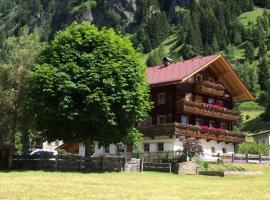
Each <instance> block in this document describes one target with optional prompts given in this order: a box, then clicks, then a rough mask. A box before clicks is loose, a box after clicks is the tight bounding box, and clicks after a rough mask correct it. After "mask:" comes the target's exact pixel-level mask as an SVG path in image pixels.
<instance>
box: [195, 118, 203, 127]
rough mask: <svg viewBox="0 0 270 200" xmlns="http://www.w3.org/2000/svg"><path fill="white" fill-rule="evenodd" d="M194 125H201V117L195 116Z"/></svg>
mask: <svg viewBox="0 0 270 200" xmlns="http://www.w3.org/2000/svg"><path fill="white" fill-rule="evenodd" d="M195 125H197V126H201V125H202V119H201V118H196V119H195Z"/></svg>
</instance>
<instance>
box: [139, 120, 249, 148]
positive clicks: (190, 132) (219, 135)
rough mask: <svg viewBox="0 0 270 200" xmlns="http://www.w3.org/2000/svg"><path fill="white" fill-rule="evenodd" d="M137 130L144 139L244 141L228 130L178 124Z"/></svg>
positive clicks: (242, 137)
mask: <svg viewBox="0 0 270 200" xmlns="http://www.w3.org/2000/svg"><path fill="white" fill-rule="evenodd" d="M139 130H140V131H141V132H142V133H143V134H144V136H146V137H154V136H161V135H169V136H171V135H176V136H185V137H193V138H196V139H206V140H216V141H218V142H225V143H241V142H244V141H245V135H243V134H238V133H234V132H232V131H228V130H221V129H215V128H208V129H205V128H204V127H200V126H194V125H185V124H180V123H176V122H175V123H167V124H160V125H151V126H143V127H139Z"/></svg>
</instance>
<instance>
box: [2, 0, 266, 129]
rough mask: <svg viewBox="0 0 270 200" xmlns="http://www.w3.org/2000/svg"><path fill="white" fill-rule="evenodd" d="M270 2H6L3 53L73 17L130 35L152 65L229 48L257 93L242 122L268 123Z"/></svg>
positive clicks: (45, 36) (251, 124) (235, 64)
mask: <svg viewBox="0 0 270 200" xmlns="http://www.w3.org/2000/svg"><path fill="white" fill-rule="evenodd" d="M268 8H270V0H68V1H67V0H66V1H63V0H27V1H26V0H0V49H2V51H1V50H0V57H1V56H2V54H1V52H3V48H4V46H5V41H7V39H8V38H9V37H10V36H15V37H18V36H20V35H21V34H22V33H23V32H28V33H32V32H37V33H38V34H39V35H40V36H41V41H42V42H49V41H50V40H51V39H52V36H53V35H54V33H55V32H56V31H58V30H61V29H63V28H64V27H66V26H68V25H70V24H71V23H72V22H74V21H76V22H82V21H91V22H92V23H94V24H96V25H97V26H98V27H100V28H101V27H104V26H105V27H112V28H114V29H115V30H116V31H117V32H119V33H121V34H123V35H127V36H129V37H130V38H131V40H132V42H133V45H134V47H136V48H137V49H138V50H139V51H141V52H142V53H143V54H145V60H146V63H147V65H156V64H159V63H161V61H162V58H163V57H164V56H169V57H171V58H172V59H174V60H180V59H188V58H191V57H195V56H198V55H209V54H215V53H223V54H225V56H226V57H227V58H228V59H229V60H230V62H231V63H232V64H233V67H234V68H235V70H236V71H237V72H238V74H239V76H240V77H241V78H242V79H243V81H244V82H245V83H246V84H247V85H248V87H249V88H250V89H251V91H252V92H253V93H254V94H255V95H256V97H257V100H256V103H251V104H241V105H240V106H239V109H240V110H242V111H243V121H244V122H246V123H244V125H243V124H242V123H240V125H239V128H241V129H242V130H245V131H258V130H262V129H270V124H268V123H267V122H263V120H264V121H267V120H270V89H269V88H270V81H269V79H270V69H269V68H270V67H269V62H270V61H269V59H268V55H269V54H270V11H269V10H268ZM1 60H2V59H1ZM1 60H0V63H1V62H2V61H1ZM265 108H266V110H267V112H265V113H264V110H265ZM254 109H256V110H257V111H256V112H253V111H254ZM254 113H255V114H254ZM262 113H264V114H263V115H261V114H262ZM254 123H256V124H260V123H261V124H262V125H261V126H254ZM254 127H255V128H254ZM258 127H259V128H258ZM260 127H263V128H261V129H260Z"/></svg>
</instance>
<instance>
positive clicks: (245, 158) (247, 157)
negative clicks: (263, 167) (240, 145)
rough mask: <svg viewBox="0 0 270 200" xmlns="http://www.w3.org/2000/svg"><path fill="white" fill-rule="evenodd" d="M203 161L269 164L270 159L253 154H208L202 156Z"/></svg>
mask: <svg viewBox="0 0 270 200" xmlns="http://www.w3.org/2000/svg"><path fill="white" fill-rule="evenodd" d="M203 160H206V161H210V162H224V163H254V164H270V157H269V156H264V155H253V154H220V153H217V154H209V155H204V157H203Z"/></svg>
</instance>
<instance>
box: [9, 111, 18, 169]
mask: <svg viewBox="0 0 270 200" xmlns="http://www.w3.org/2000/svg"><path fill="white" fill-rule="evenodd" d="M17 118H18V116H17V112H16V109H15V110H14V111H13V113H12V127H11V131H10V145H11V147H12V148H11V151H10V155H9V163H8V168H9V169H11V168H12V161H13V160H12V158H13V155H14V153H15V135H16V131H17Z"/></svg>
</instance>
